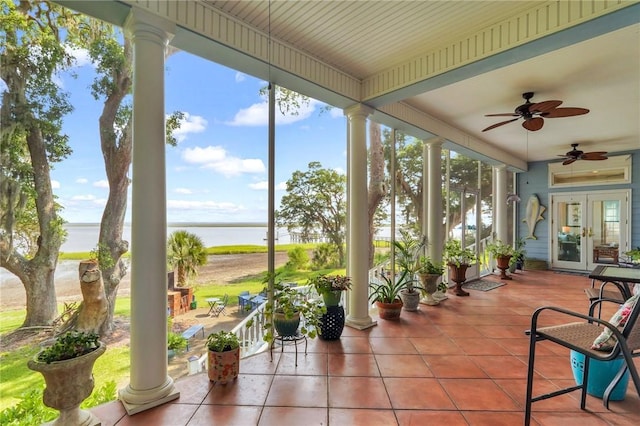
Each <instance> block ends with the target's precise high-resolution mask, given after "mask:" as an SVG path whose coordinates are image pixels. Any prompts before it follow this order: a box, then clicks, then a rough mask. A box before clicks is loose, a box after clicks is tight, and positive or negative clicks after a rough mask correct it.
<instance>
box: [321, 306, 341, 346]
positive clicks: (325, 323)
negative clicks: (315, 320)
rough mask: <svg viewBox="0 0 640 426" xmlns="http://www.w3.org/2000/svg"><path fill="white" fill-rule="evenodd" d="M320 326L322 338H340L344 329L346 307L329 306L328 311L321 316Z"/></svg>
mask: <svg viewBox="0 0 640 426" xmlns="http://www.w3.org/2000/svg"><path fill="white" fill-rule="evenodd" d="M319 328H320V334H319V336H320V338H321V339H322V340H338V339H339V338H340V336H342V330H344V308H343V307H342V306H327V313H326V314H324V315H322V318H320V327H319Z"/></svg>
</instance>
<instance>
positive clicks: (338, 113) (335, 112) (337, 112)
mask: <svg viewBox="0 0 640 426" xmlns="http://www.w3.org/2000/svg"><path fill="white" fill-rule="evenodd" d="M329 115H330V116H331V118H344V111H343V110H342V108H331V109H329Z"/></svg>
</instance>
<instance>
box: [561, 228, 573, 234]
mask: <svg viewBox="0 0 640 426" xmlns="http://www.w3.org/2000/svg"><path fill="white" fill-rule="evenodd" d="M562 232H563V233H565V234H568V233H569V232H571V227H570V226H563V227H562Z"/></svg>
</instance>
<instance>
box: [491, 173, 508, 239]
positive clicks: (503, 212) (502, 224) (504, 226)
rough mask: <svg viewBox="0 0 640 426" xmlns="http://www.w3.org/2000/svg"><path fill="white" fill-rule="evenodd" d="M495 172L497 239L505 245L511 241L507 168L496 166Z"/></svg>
mask: <svg viewBox="0 0 640 426" xmlns="http://www.w3.org/2000/svg"><path fill="white" fill-rule="evenodd" d="M494 171H495V173H494V176H495V177H496V185H495V189H496V192H495V197H496V198H495V200H494V203H493V205H494V208H495V215H496V217H495V224H496V226H495V232H496V235H495V237H496V238H497V239H499V240H500V241H502V242H503V243H507V242H508V241H509V229H508V220H507V214H508V206H507V166H506V165H504V164H503V165H500V166H494Z"/></svg>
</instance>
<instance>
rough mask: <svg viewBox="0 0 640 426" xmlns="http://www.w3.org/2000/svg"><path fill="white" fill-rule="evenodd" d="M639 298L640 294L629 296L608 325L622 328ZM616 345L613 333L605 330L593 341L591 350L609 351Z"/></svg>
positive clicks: (607, 329)
mask: <svg viewBox="0 0 640 426" xmlns="http://www.w3.org/2000/svg"><path fill="white" fill-rule="evenodd" d="M638 298H640V294H636V295H635V296H631V297H630V298H629V299H628V300H627V301H626V302H624V305H622V306H621V307H620V309H618V312H616V313H615V314H613V316H612V317H611V319H610V320H609V323H610V324H611V325H613V326H615V327H623V326H624V325H625V323H626V322H627V318H629V314H630V313H631V310H632V309H633V307H634V306H635V304H636V302H637V301H638ZM615 344H616V338H615V337H614V336H613V332H612V331H611V329H609V328H606V327H605V329H604V331H603V332H602V333H600V335H599V336H598V337H596V340H594V341H593V345H591V349H595V350H597V351H607V352H608V351H610V350H611V349H613V347H614V346H615Z"/></svg>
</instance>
